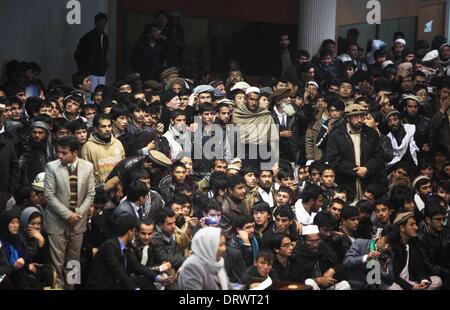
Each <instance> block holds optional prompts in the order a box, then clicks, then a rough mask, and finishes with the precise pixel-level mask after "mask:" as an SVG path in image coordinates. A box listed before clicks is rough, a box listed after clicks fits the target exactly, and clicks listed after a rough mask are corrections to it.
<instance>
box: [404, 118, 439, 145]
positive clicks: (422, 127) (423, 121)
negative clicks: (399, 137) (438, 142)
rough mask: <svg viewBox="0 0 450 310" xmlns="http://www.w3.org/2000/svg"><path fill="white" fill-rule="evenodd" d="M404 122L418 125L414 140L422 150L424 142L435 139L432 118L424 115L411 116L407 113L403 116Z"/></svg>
mask: <svg viewBox="0 0 450 310" xmlns="http://www.w3.org/2000/svg"><path fill="white" fill-rule="evenodd" d="M403 121H404V124H411V125H415V126H416V132H415V133H414V141H416V144H417V146H418V147H419V148H420V150H421V152H423V151H422V146H423V145H424V144H427V143H428V144H429V143H431V142H432V141H433V126H432V125H431V120H430V119H429V118H427V117H425V116H423V115H418V116H417V117H416V118H411V117H408V116H407V115H405V117H404V118H403Z"/></svg>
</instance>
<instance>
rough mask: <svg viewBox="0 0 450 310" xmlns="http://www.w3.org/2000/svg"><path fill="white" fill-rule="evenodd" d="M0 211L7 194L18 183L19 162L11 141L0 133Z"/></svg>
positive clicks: (14, 188) (10, 192) (3, 207)
mask: <svg viewBox="0 0 450 310" xmlns="http://www.w3.org/2000/svg"><path fill="white" fill-rule="evenodd" d="M0 171H1V173H0V211H2V210H4V209H5V206H6V200H7V198H8V197H7V196H8V194H12V193H13V192H14V191H15V190H16V188H17V186H18V184H19V164H18V162H17V156H16V151H15V150H14V145H13V144H12V142H11V141H9V140H8V139H6V138H5V137H4V136H3V135H2V134H0Z"/></svg>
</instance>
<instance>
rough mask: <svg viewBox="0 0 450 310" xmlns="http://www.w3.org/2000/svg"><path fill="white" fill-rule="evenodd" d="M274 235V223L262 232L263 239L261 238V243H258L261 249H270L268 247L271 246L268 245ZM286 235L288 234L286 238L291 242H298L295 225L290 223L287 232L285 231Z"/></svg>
mask: <svg viewBox="0 0 450 310" xmlns="http://www.w3.org/2000/svg"><path fill="white" fill-rule="evenodd" d="M276 233H277V232H276V223H275V222H273V223H272V224H271V225H270V226H269V227H268V228H267V229H266V231H265V232H264V235H263V237H262V238H261V243H260V245H261V248H263V249H266V250H268V249H270V247H271V245H270V243H271V240H272V238H273V236H274V235H275V234H276ZM286 233H287V234H288V236H289V238H290V239H291V241H297V240H298V237H299V234H298V231H297V225H296V224H295V223H292V224H291V225H290V226H289V231H287V232H286Z"/></svg>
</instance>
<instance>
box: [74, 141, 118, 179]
mask: <svg viewBox="0 0 450 310" xmlns="http://www.w3.org/2000/svg"><path fill="white" fill-rule="evenodd" d="M81 158H82V159H85V160H87V161H90V162H91V163H92V164H93V165H94V177H95V184H96V185H98V184H102V183H104V182H105V181H106V179H107V177H108V175H109V173H110V172H111V171H112V170H113V169H114V167H115V166H116V165H117V164H118V163H119V162H120V161H121V160H122V159H124V158H125V150H124V148H123V146H122V143H121V142H120V141H119V140H117V139H116V138H114V137H111V141H110V142H103V141H101V140H100V139H99V138H98V136H97V134H95V133H93V134H92V135H91V136H90V138H89V140H88V141H87V142H86V144H85V145H84V146H83V149H82V150H81Z"/></svg>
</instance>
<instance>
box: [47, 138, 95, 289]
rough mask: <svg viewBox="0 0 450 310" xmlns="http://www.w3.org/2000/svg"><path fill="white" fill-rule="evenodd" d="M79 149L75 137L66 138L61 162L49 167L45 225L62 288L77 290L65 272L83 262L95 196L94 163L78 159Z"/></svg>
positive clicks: (61, 146)
mask: <svg viewBox="0 0 450 310" xmlns="http://www.w3.org/2000/svg"><path fill="white" fill-rule="evenodd" d="M79 147H80V144H79V142H78V140H77V139H76V138H75V137H64V138H62V139H61V140H59V141H58V143H57V153H58V158H59V159H58V160H55V161H52V162H49V163H48V164H47V166H46V167H45V182H44V195H45V198H46V199H47V209H46V213H45V219H44V225H45V229H46V231H47V233H48V235H49V246H50V255H51V258H52V262H53V265H54V267H55V270H56V272H57V285H58V288H66V289H71V288H73V284H75V283H71V281H68V277H67V273H68V272H69V271H70V270H68V269H64V268H70V266H67V265H66V264H67V263H68V262H70V261H76V262H79V261H80V254H81V245H82V242H83V234H84V232H85V231H86V227H87V225H86V223H87V211H88V208H89V207H90V206H91V205H92V203H93V201H94V195H95V180H94V168H93V165H92V164H91V163H90V162H88V161H85V160H82V159H80V158H78V153H79ZM63 275H64V278H63ZM64 279H65V280H64ZM67 282H70V283H67Z"/></svg>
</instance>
